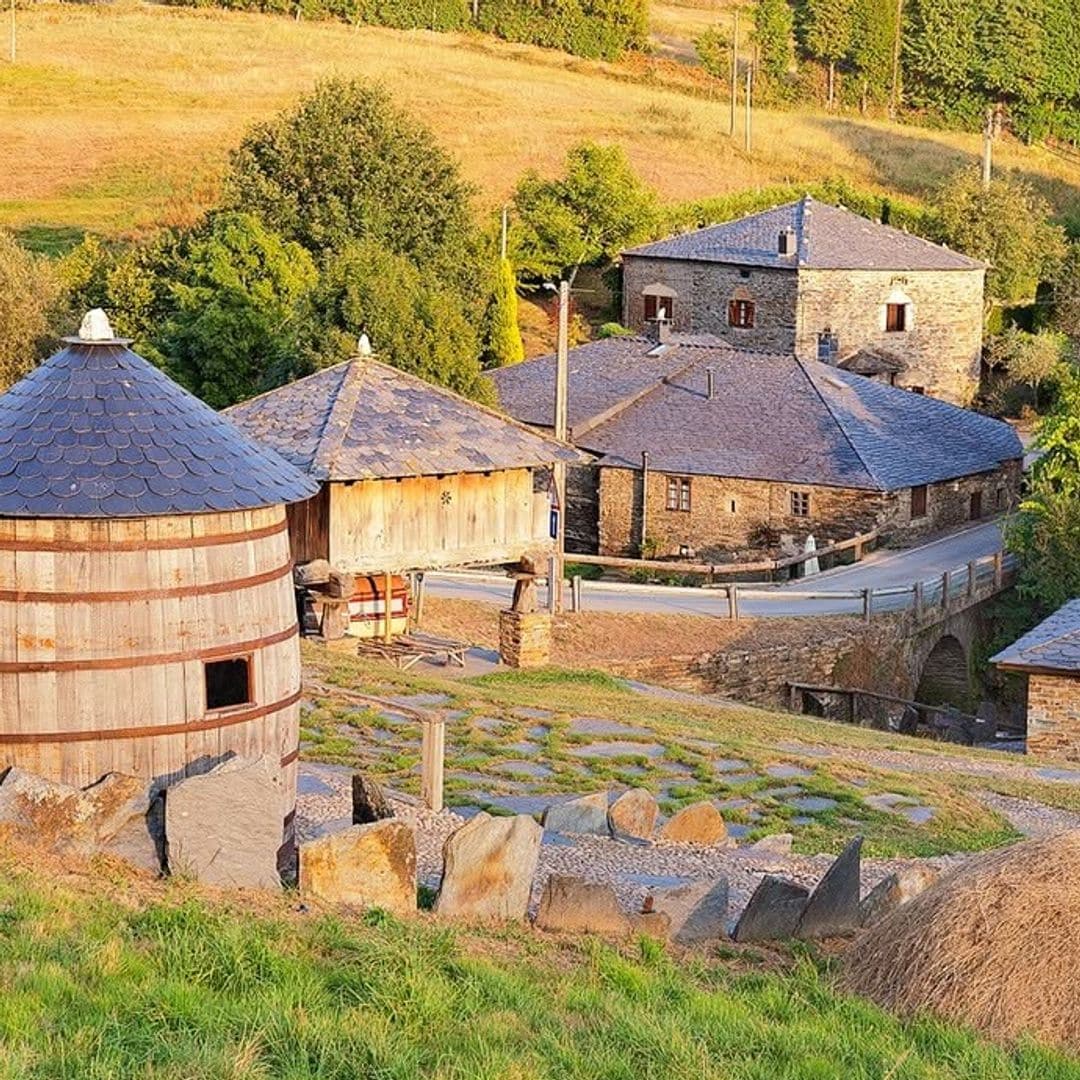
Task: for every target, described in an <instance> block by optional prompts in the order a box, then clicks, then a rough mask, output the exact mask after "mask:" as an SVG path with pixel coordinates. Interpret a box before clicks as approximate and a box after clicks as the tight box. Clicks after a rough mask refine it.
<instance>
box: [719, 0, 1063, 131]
mask: <svg viewBox="0 0 1080 1080" xmlns="http://www.w3.org/2000/svg"><path fill="white" fill-rule="evenodd" d="M752 15H753V25H752V32H751V37H750V39H749V44H750V45H751V46H752V48H753V52H754V55H755V57H756V59H757V65H756V67H757V79H758V93H759V96H763V97H764V98H771V99H772V100H774V101H782V100H784V99H787V100H791V101H797V100H804V99H805V97H806V96H807V94H813V95H819V96H820V97H821V98H822V99H823V100H824V101H825V102H826V103H827V104H828V105H829V106H830V107H848V108H854V107H858V108H860V109H862V110H864V111H865V110H867V109H869V108H875V107H876V108H879V109H885V108H887V109H889V110H890V111H892V112H893V113H894V114H897V113H900V112H905V111H906V112H908V113H918V114H921V115H922V117H924V118H925V119H927V120H929V121H931V122H937V123H940V124H944V125H948V126H953V127H963V128H967V129H972V130H978V129H980V128H982V127H983V126H985V125H986V124H987V122H988V114H989V116H990V119H991V123H992V124H993V125H994V127H995V128H999V127H1000V126H1001V125H1002V124H1009V125H1010V126H1011V127H1012V129H1013V130H1014V131H1015V132H1016V133H1017V134H1018V135H1020V136H1021V137H1023V138H1026V139H1043V138H1048V137H1053V138H1056V139H1060V140H1063V141H1068V142H1073V143H1075V142H1080V19H1078V18H1077V14H1076V10H1075V4H1074V2H1073V0H1023V2H1021V0H758V3H757V4H755V5H754V8H753V9H752ZM744 44H745V43H744ZM698 50H699V53H701V54H702V61H703V63H704V64H705V66H706V67H707V68H709V69H710V70H711V71H712V72H713V73H714V74H716V75H718V76H720V77H723V78H727V75H728V73H729V71H730V62H731V61H730V55H731V38H730V36H729V35H728V34H727V33H726V29H717V30H714V31H711V32H709V33H708V34H706V35H705V36H704V37H703V38H702V39H699V42H698Z"/></svg>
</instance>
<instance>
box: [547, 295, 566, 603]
mask: <svg viewBox="0 0 1080 1080" xmlns="http://www.w3.org/2000/svg"><path fill="white" fill-rule="evenodd" d="M569 383H570V282H569V281H560V282H559V337H558V343H557V345H556V350H555V438H556V439H559V440H560V441H562V442H565V441H566V438H567V435H568V434H569ZM554 479H555V499H556V501H557V503H558V507H559V516H558V527H557V528H556V530H555V531H556V534H557V535H556V536H555V556H554V558H553V559H552V560H551V571H550V580H549V581H548V610H549V611H550V612H551V613H552V614H553V615H559V614H561V613H562V609H563V603H562V582H563V566H564V564H565V561H566V560H565V548H566V462H564V461H557V462H555V467H554Z"/></svg>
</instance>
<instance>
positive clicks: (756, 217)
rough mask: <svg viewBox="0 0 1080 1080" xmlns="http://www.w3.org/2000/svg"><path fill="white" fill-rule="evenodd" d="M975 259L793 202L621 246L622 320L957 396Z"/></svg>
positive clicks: (972, 343) (974, 351) (966, 395)
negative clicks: (659, 322) (663, 324)
mask: <svg viewBox="0 0 1080 1080" xmlns="http://www.w3.org/2000/svg"><path fill="white" fill-rule="evenodd" d="M985 272H986V267H985V264H983V263H981V262H977V261H975V260H974V259H969V258H967V257H966V256H964V255H960V254H958V253H957V252H955V251H950V250H949V249H948V248H945V247H941V246H939V245H937V244H933V243H931V242H930V241H928V240H923V239H920V238H919V237H915V236H911V235H910V234H908V233H905V232H901V231H900V230H899V229H894V228H891V227H889V226H888V225H882V224H880V223H878V222H874V221H869V220H867V219H866V218H863V217H860V216H859V215H858V214H854V213H852V212H851V211H850V210H845V209H842V208H838V207H835V206H830V205H828V204H826V203H820V202H816V201H815V200H813V199H811V198H809V197H807V198H804V199H800V200H799V201H798V202H794V203H790V204H788V205H786V206H779V207H776V208H775V209H772V210H766V211H765V212H763V213H759V214H753V215H751V216H749V217H745V218H742V219H740V220H738V221H731V222H727V223H726V224H723V225H713V226H710V227H708V228H705V229H699V230H697V231H696V232H691V233H686V234H683V235H681V236H673V237H670V238H669V239H667V240H661V241H659V242H657V243H652V244H646V245H644V246H643V247H637V248H633V249H632V250H630V251H626V252H624V253H623V322H624V324H625V325H626V326H628V327H630V328H631V329H633V330H637V331H641V330H643V329H645V327H646V324H647V323H649V322H651V321H653V320H655V319H656V318H657V317H658V316H660V315H663V316H664V317H666V318H667V319H668V320H670V321H671V323H672V328H673V329H674V330H675V331H677V332H682V333H699V334H700V333H708V334H715V335H717V336H718V337H721V338H723V339H724V340H726V341H728V342H730V343H731V344H732V345H735V346H736V347H738V348H740V349H747V350H753V351H761V352H772V353H794V354H795V355H796V356H797V357H798V358H799V359H800V360H821V361H823V362H825V363H828V364H835V365H837V366H839V367H841V368H844V369H846V370H848V371H854V372H857V373H859V374H862V375H868V376H871V377H873V378H876V379H878V380H880V381H883V382H888V383H891V384H893V385H896V386H901V387H904V388H905V389H908V390H912V391H915V392H917V393H924V394H928V395H930V396H933V397H938V398H942V399H943V400H945V401H951V402H953V403H954V404H959V405H966V404H968V403H969V402H970V401H971V399H972V396H973V395H974V393H975V389H976V387H977V385H978V379H979V363H980V354H981V350H982V329H983V281H984V277H985Z"/></svg>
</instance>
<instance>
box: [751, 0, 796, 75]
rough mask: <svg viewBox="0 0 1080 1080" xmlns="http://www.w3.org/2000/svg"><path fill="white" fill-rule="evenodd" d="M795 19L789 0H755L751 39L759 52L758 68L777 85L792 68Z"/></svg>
mask: <svg viewBox="0 0 1080 1080" xmlns="http://www.w3.org/2000/svg"><path fill="white" fill-rule="evenodd" d="M794 27H795V19H794V15H793V13H792V10H791V4H790V3H789V2H788V0H758V3H757V4H756V5H755V7H754V43H755V44H756V45H757V47H758V49H759V51H760V55H761V72H762V74H763V75H764V76H765V78H766V80H767V81H768V82H769V83H770V84H771V85H772V86H773V87H777V86H780V85H782V84H783V82H784V80H785V79H786V78H787V75H788V71H789V70H790V68H791V57H792V35H793V33H794Z"/></svg>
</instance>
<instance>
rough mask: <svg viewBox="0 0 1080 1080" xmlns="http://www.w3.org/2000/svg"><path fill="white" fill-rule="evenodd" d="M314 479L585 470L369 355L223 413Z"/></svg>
mask: <svg viewBox="0 0 1080 1080" xmlns="http://www.w3.org/2000/svg"><path fill="white" fill-rule="evenodd" d="M226 415H227V416H228V417H229V419H230V420H232V421H233V422H234V423H236V424H238V425H239V426H240V427H241V428H242V429H243V430H244V431H245V432H246V433H247V434H248V435H249V436H250V437H251V438H253V439H256V440H258V441H259V442H261V443H263V444H264V445H266V446H269V447H271V448H272V449H273V450H275V451H276V452H277V453H279V454H280V455H281V456H282V457H284V458H285V459H286V460H287V461H289V462H291V463H292V464H294V465H296V466H297V467H298V468H300V469H303V470H304V471H305V472H307V473H308V474H310V475H311V476H312V477H313V478H315V479H316V480H366V479H377V478H383V477H398V476H435V475H438V474H441V473H457V472H487V471H488V470H491V469H513V468H526V467H533V466H541V465H550V464H552V463H553V462H555V461H566V462H580V461H581V460H582V455H581V454H579V453H578V452H577V451H575V450H574V449H573V448H572V447H570V446H567V445H565V444H563V443H560V442H557V441H556V440H554V439H552V438H548V437H547V436H544V435H541V434H540V433H539V432H536V431H532V430H531V429H529V428H528V427H526V426H525V425H524V424H520V423H517V422H516V421H514V420H510V419H508V418H507V417H505V416H503V415H501V414H500V413H497V412H495V411H494V410H493V409H487V408H485V407H484V406H482V405H478V404H476V402H473V401H468V400H466V399H465V398H463V397H460V396H459V395H457V394H455V393H453V392H452V391H450V390H447V389H445V388H444V387H441V386H434V385H432V384H431V383H428V382H425V381H424V380H423V379H421V378H418V377H417V376H415V375H410V374H408V373H407V372H404V371H400V370H398V369H397V368H393V367H390V366H388V365H387V364H382V363H379V362H378V361H375V360H372V359H370V358H368V357H361V358H358V359H354V360H348V361H346V362H345V363H343V364H337V365H335V366H334V367H331V368H326V369H324V370H323V371H318V372H316V373H315V374H314V375H309V376H307V378H304V379H298V380H297V381H296V382H294V383H290V384H289V385H288V386H282V387H280V388H279V389H277V390H271V391H270V392H269V393H267V394H262V395H261V396H260V397H257V398H252V399H251V400H250V401H244V402H241V403H240V404H239V405H234V406H232V407H231V408H230V409H227V410H226Z"/></svg>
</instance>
